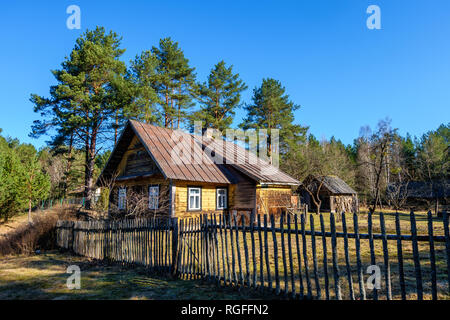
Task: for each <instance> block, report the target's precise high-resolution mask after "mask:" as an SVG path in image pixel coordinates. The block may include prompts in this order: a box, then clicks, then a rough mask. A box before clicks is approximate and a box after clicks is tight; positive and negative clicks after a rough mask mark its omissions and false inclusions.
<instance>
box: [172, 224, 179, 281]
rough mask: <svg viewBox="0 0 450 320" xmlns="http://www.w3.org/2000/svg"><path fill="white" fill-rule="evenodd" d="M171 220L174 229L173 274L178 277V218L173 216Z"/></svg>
mask: <svg viewBox="0 0 450 320" xmlns="http://www.w3.org/2000/svg"><path fill="white" fill-rule="evenodd" d="M170 222H171V224H172V227H171V230H172V266H171V269H172V276H173V277H174V278H177V277H178V269H177V265H178V250H179V248H178V218H172V219H170Z"/></svg>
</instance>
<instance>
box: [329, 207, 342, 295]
mask: <svg viewBox="0 0 450 320" xmlns="http://www.w3.org/2000/svg"><path fill="white" fill-rule="evenodd" d="M330 229H331V248H332V253H333V275H334V291H335V294H336V299H337V300H342V293H341V283H340V279H339V266H338V256H337V241H336V222H335V218H334V213H333V212H331V213H330Z"/></svg>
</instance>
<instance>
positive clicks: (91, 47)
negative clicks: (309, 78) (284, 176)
mask: <svg viewBox="0 0 450 320" xmlns="http://www.w3.org/2000/svg"><path fill="white" fill-rule="evenodd" d="M121 41H122V38H121V37H120V36H119V35H118V34H116V33H114V32H112V31H110V32H107V31H106V30H105V29H104V28H102V27H97V28H95V29H94V30H87V31H86V32H85V33H84V34H82V36H80V37H79V38H78V39H77V40H76V43H75V45H74V48H73V50H72V51H71V52H70V53H69V54H68V56H67V57H66V58H65V60H64V61H62V63H61V64H60V68H59V69H57V70H52V71H51V72H52V74H53V76H54V78H55V85H53V86H51V87H50V88H49V96H40V95H37V94H31V96H30V101H31V102H32V104H33V106H34V111H35V113H36V121H35V122H34V124H33V126H32V128H31V132H30V136H31V137H33V138H38V137H41V136H47V137H48V138H49V140H48V143H47V146H45V147H43V148H41V149H40V150H36V148H35V147H34V146H33V145H31V144H24V143H21V142H20V141H18V140H17V139H14V138H11V137H4V136H0V216H1V218H3V219H4V220H8V218H10V217H11V216H13V215H15V214H18V213H20V212H23V211H24V210H28V211H31V210H32V209H33V208H34V207H35V206H36V205H38V204H39V202H40V201H42V200H45V199H61V198H67V197H70V196H71V195H72V196H73V195H76V194H80V193H81V194H82V195H83V197H84V198H85V202H84V205H85V207H86V209H90V208H92V207H93V201H92V199H93V190H94V186H95V182H96V178H97V177H98V175H99V173H100V172H101V169H102V168H103V166H104V165H105V164H106V161H107V160H108V157H109V155H110V152H111V150H112V147H113V146H114V144H115V142H116V141H117V139H118V137H119V134H120V130H121V128H122V127H123V125H124V124H125V123H126V121H127V120H128V119H136V120H139V121H143V122H146V123H151V124H154V125H158V126H163V127H167V128H173V129H183V130H188V131H190V130H192V127H193V123H194V121H199V120H200V121H202V124H203V127H205V128H214V129H217V130H220V131H221V132H224V131H225V130H226V129H229V128H235V127H233V119H234V116H235V113H236V110H238V109H239V108H241V109H243V110H244V111H245V115H246V116H245V117H244V119H243V120H242V121H241V123H239V124H238V125H237V128H236V129H243V130H248V129H256V130H258V129H267V134H268V136H269V139H268V140H269V141H270V135H271V130H274V129H278V130H279V133H280V148H279V153H280V161H279V162H280V168H281V169H282V170H284V171H285V172H287V173H288V174H290V175H291V176H293V177H295V178H296V179H298V180H299V181H303V180H304V179H305V178H306V177H308V176H309V175H314V176H323V175H337V176H339V177H340V178H341V179H343V180H344V181H345V182H346V183H347V184H349V185H350V186H351V187H353V188H354V189H355V190H356V191H357V192H358V196H359V199H360V203H361V204H362V205H366V206H371V207H372V209H373V211H375V209H376V208H377V207H382V206H390V207H394V208H401V207H403V206H404V205H405V203H404V200H405V197H404V196H402V195H401V194H400V192H397V193H395V192H394V193H391V195H390V196H387V194H386V188H387V186H388V185H402V184H405V183H408V182H410V181H436V180H445V179H449V177H450V174H449V163H450V161H449V146H450V123H443V124H441V125H440V126H439V127H438V128H433V130H430V131H428V132H425V133H423V135H422V136H419V137H412V136H411V135H409V134H406V136H401V135H400V134H399V133H398V129H397V128H393V127H392V126H391V120H390V119H389V118H385V119H380V120H379V122H378V125H377V127H375V128H370V127H368V126H363V127H361V130H360V134H359V136H358V137H356V138H355V139H354V141H353V144H351V145H345V144H343V143H342V142H341V141H340V140H339V139H338V137H332V138H331V139H329V140H324V139H321V140H319V139H318V138H316V137H315V136H314V135H312V134H311V133H310V132H309V127H308V125H307V124H304V123H302V124H301V125H300V124H299V121H298V119H296V118H295V117H294V112H296V111H297V110H299V109H300V112H301V107H300V105H301V101H299V102H294V101H292V100H291V99H290V97H289V93H288V92H286V89H285V87H284V86H283V84H282V83H281V81H280V80H277V79H272V78H264V79H262V82H261V84H260V86H258V87H255V88H253V89H252V90H253V95H252V98H251V100H250V101H242V97H241V95H242V93H243V92H244V91H245V90H248V89H249V88H248V87H247V85H246V84H245V81H244V79H241V77H240V75H239V73H238V72H237V70H235V69H234V68H233V65H232V64H231V63H230V62H225V61H218V62H217V64H216V65H214V66H211V71H210V74H209V75H208V77H207V79H198V78H197V75H196V72H195V67H194V66H191V65H190V62H189V59H188V58H187V57H185V55H184V52H183V50H182V49H181V48H180V46H179V44H178V43H177V42H176V41H175V40H173V39H171V38H164V39H161V40H160V41H159V43H158V44H156V45H155V46H153V47H152V48H150V49H149V50H146V51H144V52H142V53H140V54H138V55H136V57H135V58H134V59H133V60H132V61H129V62H125V61H123V60H122V55H123V53H124V52H125V49H124V48H123V47H122V45H121ZM371 120H372V119H368V121H371ZM300 122H301V121H300ZM0 134H1V132H0ZM337 135H338V133H337ZM269 150H270V149H269ZM392 194H394V195H395V196H392ZM430 205H431V204H430Z"/></svg>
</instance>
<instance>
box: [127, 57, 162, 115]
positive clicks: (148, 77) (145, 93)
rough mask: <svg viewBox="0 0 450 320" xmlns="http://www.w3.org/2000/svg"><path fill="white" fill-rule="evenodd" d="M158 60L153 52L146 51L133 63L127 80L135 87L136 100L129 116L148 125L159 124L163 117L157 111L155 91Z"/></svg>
mask: <svg viewBox="0 0 450 320" xmlns="http://www.w3.org/2000/svg"><path fill="white" fill-rule="evenodd" d="M157 66H158V59H157V58H156V56H155V55H154V54H153V53H152V52H151V51H144V52H142V53H141V55H137V56H136V57H135V59H134V60H133V61H131V66H130V70H129V71H128V75H127V78H128V79H130V81H131V82H132V83H133V85H134V87H135V97H134V98H135V99H134V101H133V104H132V105H131V110H130V113H131V114H129V115H128V116H129V117H134V118H136V119H138V120H142V121H144V122H146V123H158V122H159V121H160V118H161V115H160V114H159V113H158V110H157V109H156V104H157V103H159V102H160V101H159V99H158V95H157V94H156V91H155V83H156V67H157Z"/></svg>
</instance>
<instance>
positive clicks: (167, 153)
mask: <svg viewBox="0 0 450 320" xmlns="http://www.w3.org/2000/svg"><path fill="white" fill-rule="evenodd" d="M134 134H136V136H137V137H138V138H139V140H140V141H141V142H142V144H143V145H144V147H145V149H146V150H147V152H148V153H149V155H150V156H151V157H152V159H153V161H154V162H155V164H156V166H157V167H158V169H159V170H160V171H161V173H162V174H163V175H164V177H165V178H167V179H175V180H186V181H196V182H212V183H224V184H232V183H236V182H237V181H238V180H239V179H238V177H236V173H235V171H234V170H232V169H231V168H230V167H232V168H234V169H236V170H238V171H239V172H241V173H243V174H244V175H246V176H248V177H249V178H251V179H253V180H254V181H255V182H257V183H273V184H293V185H298V184H300V182H298V181H297V180H295V179H294V178H292V177H290V176H289V175H287V174H286V173H284V172H282V171H281V170H279V169H278V168H276V167H274V166H272V165H270V164H268V163H267V162H266V161H264V160H263V159H260V158H258V157H257V156H256V155H254V154H253V153H251V152H249V151H248V150H246V149H244V148H242V147H241V146H239V145H237V144H235V143H233V142H228V141H223V140H218V139H212V138H205V137H202V136H195V135H192V134H188V133H185V132H183V131H181V130H172V129H167V128H161V127H157V126H153V125H150V124H146V123H142V122H138V121H135V120H130V121H129V122H128V123H127V125H126V127H125V129H124V130H123V131H122V134H121V136H120V138H119V141H118V142H117V144H116V146H115V147H114V150H113V152H112V154H111V156H110V159H109V160H108V163H107V164H106V166H105V168H104V170H103V172H102V174H101V176H103V177H107V176H108V175H111V174H112V173H113V172H114V171H115V170H116V168H117V166H118V164H119V162H120V160H121V159H122V157H123V154H124V152H125V151H126V149H127V147H128V145H129V144H130V142H131V139H132V137H133V135H134ZM211 155H212V156H211Z"/></svg>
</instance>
